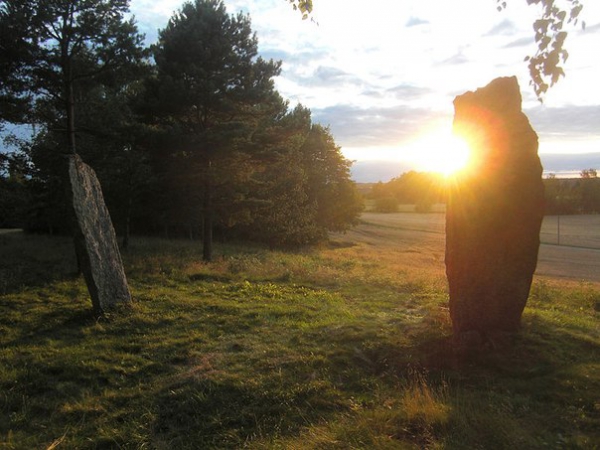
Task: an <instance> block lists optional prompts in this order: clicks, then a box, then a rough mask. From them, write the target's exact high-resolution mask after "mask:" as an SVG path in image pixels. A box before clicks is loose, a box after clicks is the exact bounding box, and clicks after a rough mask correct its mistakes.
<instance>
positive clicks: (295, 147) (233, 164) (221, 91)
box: [0, 0, 362, 259]
mask: <svg viewBox="0 0 600 450" xmlns="http://www.w3.org/2000/svg"><path fill="white" fill-rule="evenodd" d="M127 12H128V2H127V1H125V0H119V1H114V0H84V1H78V0H65V1H62V2H55V1H51V0H26V1H23V0H12V1H3V2H1V3H0V33H1V35H2V36H1V37H2V42H3V44H2V45H0V71H2V76H3V80H5V82H4V83H3V85H2V86H1V87H0V105H1V106H2V109H1V112H0V123H7V122H10V123H16V124H31V125H33V126H35V130H36V132H35V134H34V136H33V138H32V139H31V140H26V141H19V140H18V139H17V138H16V137H13V138H12V142H11V143H12V145H13V146H14V147H16V148H17V149H18V150H17V151H15V152H14V153H11V154H2V157H1V159H0V226H3V227H8V226H10V227H23V228H25V229H28V230H31V231H40V232H49V233H61V232H66V231H67V230H68V229H69V220H70V214H71V213H70V208H69V206H68V204H67V201H66V199H67V198H68V196H65V195H64V193H65V189H68V186H67V184H66V183H67V182H66V177H65V170H66V158H65V155H66V154H69V153H74V152H77V153H78V154H79V155H80V156H81V157H82V158H83V160H84V161H85V162H87V163H88V164H89V165H90V166H92V167H93V168H94V169H95V171H96V173H97V175H98V177H99V179H100V181H101V184H102V187H103V191H104V195H105V200H106V203H107V206H108V208H109V210H110V212H111V216H112V218H113V222H114V225H115V227H116V229H117V232H118V233H119V234H120V235H121V236H123V243H124V245H127V243H128V240H129V236H130V234H131V233H146V234H160V235H162V236H165V237H171V236H187V237H190V238H194V239H195V238H199V239H201V240H202V241H203V243H204V251H205V257H206V259H210V257H211V253H212V241H213V233H214V234H215V235H216V236H218V237H219V238H222V239H227V238H243V239H251V240H255V241H262V242H266V243H268V244H270V245H273V246H280V247H281V246H284V247H285V246H298V245H304V244H309V243H313V242H316V241H318V240H320V239H323V238H325V237H326V235H327V232H328V231H331V230H335V231H343V230H346V229H347V228H349V227H350V226H351V225H353V224H354V223H356V220H357V217H358V215H359V214H360V212H361V210H362V199H361V197H360V195H359V194H358V193H357V191H356V186H355V184H354V182H352V181H351V180H350V165H351V162H350V161H348V160H347V159H345V158H344V157H343V155H342V154H341V151H340V147H339V146H338V145H336V143H335V140H334V138H333V136H332V134H331V132H330V130H329V129H328V128H327V127H324V126H322V125H319V124H315V123H313V122H312V119H311V112H310V110H308V109H307V108H305V107H303V106H302V105H299V106H296V107H295V108H291V109H290V107H289V104H288V102H287V101H285V100H284V99H283V98H282V97H281V95H280V94H279V93H278V92H277V91H276V89H275V87H274V81H273V79H274V77H276V76H277V75H278V74H279V73H280V66H281V63H280V62H277V61H273V60H269V61H266V60H264V59H263V58H261V57H260V56H259V55H258V42H257V39H256V36H255V35H254V34H253V32H252V30H251V24H250V19H249V17H248V16H247V15H243V14H238V15H229V14H228V13H227V12H226V9H225V6H224V4H223V2H222V1H217V0H196V1H195V2H192V3H186V4H184V5H183V6H182V8H181V9H180V10H179V11H178V12H176V13H175V14H174V15H173V17H172V18H171V19H170V20H169V22H168V24H167V26H166V27H165V28H164V29H163V30H161V31H160V32H159V39H158V42H157V43H155V44H154V45H152V46H151V47H150V48H144V47H143V45H142V42H143V38H142V36H141V35H140V34H139V33H138V31H137V28H136V26H135V24H134V22H133V21H132V20H126V19H125V17H126V14H127ZM103 20H104V22H102V21H103ZM6 42H10V45H6V44H5V43H6ZM75 143H76V144H75Z"/></svg>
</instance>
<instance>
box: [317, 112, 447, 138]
mask: <svg viewBox="0 0 600 450" xmlns="http://www.w3.org/2000/svg"><path fill="white" fill-rule="evenodd" d="M312 115H313V119H314V121H315V122H318V123H321V124H323V125H329V126H330V127H331V131H332V133H333V135H334V136H335V139H336V141H337V143H338V144H339V145H342V146H344V145H345V146H352V147H369V146H375V147H377V146H397V145H401V144H402V143H406V142H408V141H410V140H411V139H412V138H414V136H415V134H418V133H419V132H420V131H423V130H425V129H428V128H430V127H432V126H435V125H436V124H438V123H439V122H440V121H442V120H451V118H449V117H448V116H447V114H446V113H441V112H438V111H431V110H428V109H424V108H412V107H408V106H396V107H390V108H382V107H379V108H369V109H362V108H358V107H356V106H352V105H335V106H331V107H328V108H323V109H313V110H312Z"/></svg>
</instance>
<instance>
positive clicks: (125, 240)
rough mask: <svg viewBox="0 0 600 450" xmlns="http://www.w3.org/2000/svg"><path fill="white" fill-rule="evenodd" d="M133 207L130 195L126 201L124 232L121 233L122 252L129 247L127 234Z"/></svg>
mask: <svg viewBox="0 0 600 450" xmlns="http://www.w3.org/2000/svg"><path fill="white" fill-rule="evenodd" d="M132 206H133V196H132V195H131V194H130V195H129V198H128V200H127V211H126V212H125V230H124V231H123V243H122V245H123V250H125V249H127V247H129V232H130V226H131V208H132Z"/></svg>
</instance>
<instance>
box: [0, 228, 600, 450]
mask: <svg viewBox="0 0 600 450" xmlns="http://www.w3.org/2000/svg"><path fill="white" fill-rule="evenodd" d="M34 241H35V246H34V245H33V242H28V241H27V240H26V241H25V242H24V243H23V242H21V243H18V242H17V241H16V240H15V241H11V242H7V241H5V242H4V243H3V244H2V245H3V249H6V251H7V252H10V254H11V255H13V256H12V257H14V258H17V257H18V255H19V252H18V251H17V250H18V247H19V246H20V245H25V247H26V248H27V250H26V251H22V252H21V255H22V257H21V258H20V259H19V260H18V262H16V265H19V267H21V268H22V269H21V273H20V275H18V276H14V277H13V278H11V279H8V277H7V278H5V279H6V280H7V281H6V282H5V293H3V295H2V296H0V305H1V307H2V310H3V314H2V315H1V316H0V336H2V346H1V347H0V447H1V448H7V449H13V448H14V449H29V448H49V447H52V446H54V447H55V448H69V449H81V448H138V449H142V448H165V449H166V448H169V449H170V448H178V449H197V448H256V449H265V448H273V449H311V448H312V449H328V448H329V449H348V448H365V449H367V448H368V449H371V448H372V449H404V448H415V449H417V448H511V447H514V448H540V449H542V448H594V447H595V446H597V445H598V443H599V442H600V432H599V431H598V430H600V426H599V425H600V405H599V403H598V399H599V398H600V363H599V361H600V352H599V349H600V334H599V329H598V326H597V324H598V314H599V312H598V307H597V305H598V301H599V300H600V298H599V297H600V294H599V290H598V287H597V286H596V285H593V284H582V283H567V282H559V281H555V280H550V279H545V280H536V282H535V283H534V286H533V289H532V293H531V298H530V302H529V306H528V308H527V309H526V312H525V314H524V318H523V330H522V332H521V333H520V334H518V335H516V336H507V337H506V338H504V339H499V340H496V341H494V342H493V343H492V344H493V348H492V347H490V348H489V349H488V351H486V352H483V353H482V354H481V355H478V356H474V357H473V358H472V359H470V360H462V359H460V358H458V357H457V356H456V355H454V353H453V351H452V346H451V343H450V336H451V324H450V321H449V317H448V309H447V295H446V286H445V281H444V278H443V269H440V267H439V266H440V264H442V263H441V262H440V260H439V256H435V255H434V256H431V255H432V253H431V249H430V248H428V247H427V246H424V247H423V248H419V247H418V246H416V245H415V246H413V247H411V250H410V251H411V252H412V253H406V252H403V251H402V249H399V248H397V247H398V246H396V247H394V246H390V247H389V248H385V247H384V249H382V247H381V246H375V245H370V244H365V243H363V242H360V241H358V240H355V239H354V238H352V237H351V235H348V236H337V237H336V238H335V240H334V242H333V243H332V244H331V245H324V246H323V247H322V248H319V249H312V250H305V251H301V252H295V253H286V252H276V251H268V250H266V249H264V248H261V247H253V246H239V245H227V246H218V247H217V248H216V251H215V254H216V256H217V257H216V259H215V261H214V262H213V263H210V264H206V263H203V262H201V251H202V250H201V247H200V245H199V244H198V243H197V242H190V241H164V240H153V239H150V240H134V241H133V242H132V244H131V248H130V250H129V251H128V252H126V253H125V254H124V259H125V263H126V267H127V273H128V276H129V280H130V285H131V289H132V293H133V296H134V298H135V306H134V308H133V309H131V310H124V311H116V312H114V313H112V314H109V315H108V316H107V317H105V318H102V319H100V320H95V319H94V318H93V316H92V314H91V303H90V301H89V299H88V297H87V292H86V289H85V285H84V283H83V281H82V280H81V279H79V278H74V277H73V275H72V270H73V266H70V265H64V266H61V265H52V258H56V259H57V260H59V259H60V258H63V257H64V256H63V255H70V242H69V241H68V240H64V241H63V240H60V239H59V240H52V239H48V238H35V240H34ZM61 242H62V243H61ZM36 246H37V249H38V250H39V251H40V252H41V254H40V255H37V254H36V253H35V251H34V250H35V248H36ZM48 249H51V250H52V251H50V252H49V251H48ZM61 249H62V250H61ZM53 254H54V255H55V256H52V255H53ZM14 261H17V259H15V260H14ZM411 261H413V263H412V264H411V263H410V262H411ZM429 266H431V267H429ZM5 267H6V266H5ZM57 267H62V268H63V269H61V270H56V268H57ZM44 268H46V269H44ZM28 270H31V271H32V273H35V274H37V276H36V280H35V283H32V282H31V279H30V278H29V276H28V274H27V272H28Z"/></svg>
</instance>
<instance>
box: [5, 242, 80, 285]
mask: <svg viewBox="0 0 600 450" xmlns="http://www.w3.org/2000/svg"><path fill="white" fill-rule="evenodd" d="M0 251H1V253H2V258H1V259H0V295H3V294H8V293H13V292H17V291H18V290H19V289H22V288H23V287H24V286H30V287H31V286H43V285H45V284H47V283H50V282H53V281H60V280H67V279H71V278H75V277H77V264H76V260H75V250H74V249H73V241H72V239H71V238H68V237H64V236H58V237H55V236H42V235H35V234H25V233H23V232H22V231H17V232H12V233H7V234H0Z"/></svg>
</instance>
